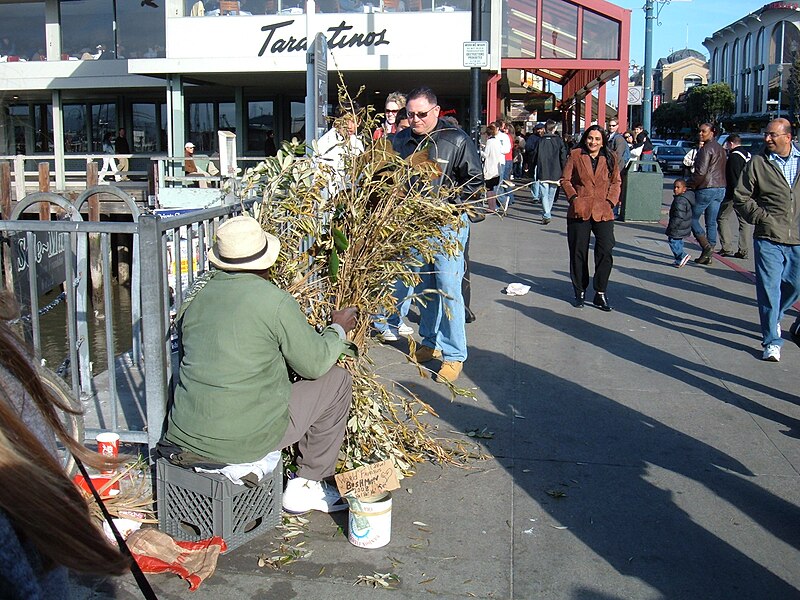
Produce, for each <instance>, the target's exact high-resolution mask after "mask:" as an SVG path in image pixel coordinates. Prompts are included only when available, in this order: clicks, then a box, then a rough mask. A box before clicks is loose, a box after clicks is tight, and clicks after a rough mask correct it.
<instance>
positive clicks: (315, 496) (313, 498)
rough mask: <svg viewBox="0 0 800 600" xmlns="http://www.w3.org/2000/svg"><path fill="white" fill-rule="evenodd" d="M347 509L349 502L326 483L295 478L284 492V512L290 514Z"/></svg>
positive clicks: (288, 483)
mask: <svg viewBox="0 0 800 600" xmlns="http://www.w3.org/2000/svg"><path fill="white" fill-rule="evenodd" d="M346 508H347V501H346V500H345V499H344V498H342V496H341V495H340V494H339V492H338V491H337V490H336V489H335V488H334V487H333V486H331V485H328V484H327V483H325V482H324V481H312V480H310V479H306V478H304V477H295V478H294V479H290V480H289V481H288V482H287V483H286V489H284V490H283V510H285V511H286V512H288V513H292V514H295V515H297V514H302V513H306V512H308V511H311V510H318V511H320V512H324V513H332V512H338V511H340V510H345V509H346Z"/></svg>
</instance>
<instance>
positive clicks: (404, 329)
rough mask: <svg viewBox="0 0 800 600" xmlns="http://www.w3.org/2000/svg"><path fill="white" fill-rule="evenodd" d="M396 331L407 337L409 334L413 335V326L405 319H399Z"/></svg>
mask: <svg viewBox="0 0 800 600" xmlns="http://www.w3.org/2000/svg"><path fill="white" fill-rule="evenodd" d="M397 333H399V334H400V335H402V336H403V337H408V336H409V335H414V328H413V327H411V325H409V324H408V323H406V322H405V321H400V326H399V327H398V328H397Z"/></svg>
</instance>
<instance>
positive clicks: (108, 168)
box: [97, 131, 122, 181]
mask: <svg viewBox="0 0 800 600" xmlns="http://www.w3.org/2000/svg"><path fill="white" fill-rule="evenodd" d="M103 153H104V154H105V156H103V166H102V167H101V168H100V170H99V171H98V172H97V174H98V175H99V178H100V181H104V180H105V178H106V175H108V174H113V175H114V179H115V180H116V181H119V180H120V179H122V177H120V175H119V172H118V170H117V163H116V162H115V161H114V134H113V133H112V132H110V131H109V132H108V133H106V134H105V135H104V136H103Z"/></svg>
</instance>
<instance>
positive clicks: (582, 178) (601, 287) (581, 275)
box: [561, 125, 620, 311]
mask: <svg viewBox="0 0 800 600" xmlns="http://www.w3.org/2000/svg"><path fill="white" fill-rule="evenodd" d="M607 144H608V139H607V137H606V132H605V131H604V130H603V129H602V128H600V127H599V126H598V125H592V126H591V127H589V128H588V129H587V130H586V131H584V132H583V135H582V136H581V140H580V142H579V144H578V147H577V148H575V149H574V150H572V151H571V152H570V153H569V158H568V159H567V164H566V166H565V167H564V172H563V173H562V175H561V186H562V187H563V188H564V192H565V193H566V195H567V198H568V202H569V210H568V211H567V243H568V244H569V272H570V276H571V278H572V286H573V288H574V290H575V306H576V307H578V308H582V307H583V306H584V303H585V301H586V288H587V287H589V237H590V235H591V234H592V233H593V234H594V281H593V286H594V291H595V295H594V300H593V304H594V305H595V306H596V307H597V308H599V309H601V310H604V311H610V310H611V306H610V305H609V304H608V298H606V288H607V287H608V279H609V276H610V275H611V267H612V265H613V258H612V256H611V250H612V249H613V248H614V207H615V206H616V205H617V203H618V202H619V193H620V177H619V169H618V168H617V166H616V158H615V156H614V153H613V152H610V151H609V150H608V149H607V148H606V146H607Z"/></svg>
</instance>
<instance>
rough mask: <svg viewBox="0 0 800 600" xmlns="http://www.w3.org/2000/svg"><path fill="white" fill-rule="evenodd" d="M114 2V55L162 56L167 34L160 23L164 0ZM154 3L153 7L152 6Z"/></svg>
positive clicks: (122, 56)
mask: <svg viewBox="0 0 800 600" xmlns="http://www.w3.org/2000/svg"><path fill="white" fill-rule="evenodd" d="M116 2H117V29H118V30H117V57H118V58H163V57H164V56H166V39H167V34H166V30H165V24H164V5H165V4H166V1H163V2H162V1H161V0H158V1H157V2H148V3H143V2H133V1H131V0H116ZM154 7H156V8H154Z"/></svg>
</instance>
